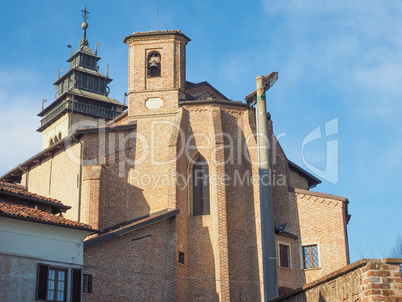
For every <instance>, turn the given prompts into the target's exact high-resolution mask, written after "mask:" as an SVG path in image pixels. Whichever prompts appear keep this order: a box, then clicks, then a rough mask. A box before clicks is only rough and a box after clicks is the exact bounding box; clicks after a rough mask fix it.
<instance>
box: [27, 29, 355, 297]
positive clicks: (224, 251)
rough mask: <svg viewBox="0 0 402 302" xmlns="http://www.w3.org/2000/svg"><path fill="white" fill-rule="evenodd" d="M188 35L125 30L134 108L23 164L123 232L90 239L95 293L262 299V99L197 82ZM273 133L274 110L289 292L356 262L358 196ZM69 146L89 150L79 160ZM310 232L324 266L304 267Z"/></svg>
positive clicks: (79, 214) (83, 210) (95, 221)
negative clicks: (334, 184)
mask: <svg viewBox="0 0 402 302" xmlns="http://www.w3.org/2000/svg"><path fill="white" fill-rule="evenodd" d="M189 41H190V40H189V39H188V38H187V37H186V36H185V35H183V34H182V33H181V32H179V31H161V32H149V33H134V34H132V35H130V36H128V37H126V39H125V42H126V43H127V44H128V46H129V77H128V102H129V109H128V113H127V114H124V115H123V116H122V117H120V118H117V119H116V120H115V121H114V122H113V121H112V122H111V123H109V124H108V125H107V126H106V127H105V128H102V129H101V128H99V129H92V130H91V129H90V128H89V129H83V130H82V131H81V130H80V131H78V132H77V133H76V134H75V135H74V136H73V137H72V138H71V142H70V143H69V145H68V146H67V147H65V148H64V149H63V148H60V150H55V151H52V152H53V153H51V154H50V153H49V152H48V153H49V154H47V155H46V154H45V153H44V155H43V156H44V157H43V160H42V159H40V160H39V162H38V163H33V162H32V164H30V165H29V172H25V174H24V175H23V176H22V179H26V181H27V183H28V186H29V189H30V190H32V191H33V192H37V193H40V194H42V195H44V196H52V197H56V198H58V199H60V200H62V201H63V202H64V203H65V204H67V205H70V206H72V209H71V210H70V211H69V212H70V214H71V217H70V216H69V218H73V219H77V220H79V221H82V222H84V223H88V224H90V225H91V226H92V227H93V228H96V229H99V230H100V231H101V233H100V234H99V235H98V236H99V238H103V237H102V236H105V235H104V234H108V236H109V237H108V238H112V239H108V240H107V241H103V242H101V243H98V244H93V245H91V246H88V247H86V248H85V259H84V265H85V271H84V273H85V274H92V276H93V293H92V294H85V295H84V299H83V300H84V301H101V300H103V299H104V297H107V299H110V300H114V301H120V300H122V301H123V300H124V301H126V300H131V301H172V300H174V301H218V300H219V301H229V300H230V301H261V300H262V297H263V284H262V281H263V280H262V276H263V274H262V245H261V218H260V204H259V202H260V200H259V183H258V164H257V163H258V155H257V142H256V138H255V133H256V124H255V111H254V108H249V107H248V106H247V105H246V104H244V103H241V102H233V101H230V100H228V99H227V98H226V97H225V96H223V95H222V94H220V93H219V92H218V91H217V90H216V89H215V88H213V87H212V86H211V85H209V84H208V83H206V82H203V83H199V84H194V83H190V82H186V77H185V46H186V43H187V42H189ZM155 51H157V52H158V53H159V54H160V57H161V67H160V68H161V75H160V76H157V77H149V76H148V73H147V68H148V62H147V60H148V57H149V55H150V54H151V53H152V52H155ZM150 100H151V101H150ZM149 102H153V103H149ZM151 105H152V106H151ZM273 133H274V131H273V125H272V122H271V121H270V120H269V137H270V143H271V146H272V148H271V157H272V158H271V160H272V163H273V167H272V175H273V178H272V185H273V198H274V220H275V226H278V225H281V224H283V223H287V226H286V229H285V231H286V232H285V233H282V234H280V235H277V236H276V239H277V242H276V243H273V244H275V246H276V247H277V248H278V244H279V243H281V244H285V245H288V246H289V247H290V266H291V267H290V268H281V267H279V265H278V283H279V287H280V291H281V292H286V291H289V290H293V289H295V288H297V287H300V286H302V285H303V284H305V283H306V282H310V281H312V280H315V279H317V278H320V277H322V276H323V275H325V274H327V273H329V272H331V271H333V270H336V269H340V268H341V267H342V266H345V265H347V264H348V263H349V258H348V243H347V233H346V225H347V222H348V219H349V217H348V213H347V203H348V201H347V199H346V198H341V197H337V196H332V195H328V194H321V193H316V192H311V191H308V188H309V181H311V177H310V176H309V175H307V174H306V173H305V172H303V171H302V170H301V169H299V170H297V169H296V170H297V171H298V172H295V169H294V168H292V169H290V168H289V162H288V159H287V158H286V155H285V154H284V152H283V150H282V149H281V147H280V145H279V143H278V142H277V140H276V138H275V137H274V135H273ZM67 139H68V138H66V139H65V141H66V142H67ZM63 146H65V145H63ZM52 150H53V149H52ZM45 151H46V150H45ZM68 152H70V153H71V152H72V153H73V154H76V155H77V157H78V159H79V160H78V162H77V161H75V162H71V163H69V162H68V156H67V154H68ZM199 157H203V158H204V159H205V161H206V162H207V164H208V169H209V170H208V171H209V182H210V185H209V190H210V198H209V199H210V214H209V215H193V207H192V202H193V196H192V194H193V191H192V186H193V179H192V170H193V165H194V160H196V159H197V158H199ZM317 194H318V196H317ZM320 194H321V195H320ZM169 209H178V210H179V212H178V214H177V215H176V214H175V216H174V217H170V218H168V219H165V220H162V221H160V222H158V223H155V224H152V225H149V226H145V225H144V226H143V227H142V228H141V229H138V230H137V229H136V230H135V231H132V232H131V231H130V232H129V233H127V234H124V235H121V236H118V238H117V237H110V236H111V235H110V234H112V233H113V231H114V230H119V229H121V228H124V225H125V224H126V223H134V222H135V221H140V220H141V219H144V217H148V216H150V215H153V214H155V213H159V212H161V211H166V210H169ZM110 232H112V233H110ZM113 234H114V233H113ZM148 235H149V236H148ZM144 236H146V238H145V237H144ZM95 237H96V236H95ZM142 237H144V238H142ZM138 238H142V239H138ZM311 243H314V244H317V245H318V246H319V266H318V267H317V268H314V269H310V270H305V269H304V268H303V257H302V246H303V245H305V244H311ZM179 253H183V254H184V264H183V263H179ZM181 255H182V254H181ZM278 259H279V256H278Z"/></svg>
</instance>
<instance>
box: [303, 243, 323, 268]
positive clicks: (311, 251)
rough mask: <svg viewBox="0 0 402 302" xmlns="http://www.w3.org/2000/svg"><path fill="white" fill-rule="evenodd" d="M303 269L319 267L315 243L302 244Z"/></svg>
mask: <svg viewBox="0 0 402 302" xmlns="http://www.w3.org/2000/svg"><path fill="white" fill-rule="evenodd" d="M303 262H304V269H309V268H316V267H319V259H318V246H317V244H312V245H305V246H303Z"/></svg>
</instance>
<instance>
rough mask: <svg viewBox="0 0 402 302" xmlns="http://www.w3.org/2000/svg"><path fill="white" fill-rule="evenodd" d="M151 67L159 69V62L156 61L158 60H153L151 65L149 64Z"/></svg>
mask: <svg viewBox="0 0 402 302" xmlns="http://www.w3.org/2000/svg"><path fill="white" fill-rule="evenodd" d="M149 67H150V68H152V69H158V68H159V66H158V63H156V60H152V62H151V65H149Z"/></svg>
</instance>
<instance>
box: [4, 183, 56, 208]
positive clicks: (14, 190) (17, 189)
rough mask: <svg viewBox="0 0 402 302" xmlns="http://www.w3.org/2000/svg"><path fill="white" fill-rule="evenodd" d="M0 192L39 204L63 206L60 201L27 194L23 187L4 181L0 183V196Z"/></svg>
mask: <svg viewBox="0 0 402 302" xmlns="http://www.w3.org/2000/svg"><path fill="white" fill-rule="evenodd" d="M1 192H5V193H11V194H13V195H18V196H20V197H27V198H29V199H31V200H32V199H34V200H37V201H39V202H41V201H45V202H47V203H53V204H55V205H63V204H62V203H61V201H60V200H57V199H54V198H49V197H45V196H41V195H38V194H35V193H31V192H28V191H27V190H26V189H25V187H23V186H21V185H16V184H12V183H8V182H4V181H0V194H1Z"/></svg>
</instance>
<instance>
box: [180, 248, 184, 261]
mask: <svg viewBox="0 0 402 302" xmlns="http://www.w3.org/2000/svg"><path fill="white" fill-rule="evenodd" d="M179 263H181V264H184V253H183V252H180V251H179Z"/></svg>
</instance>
